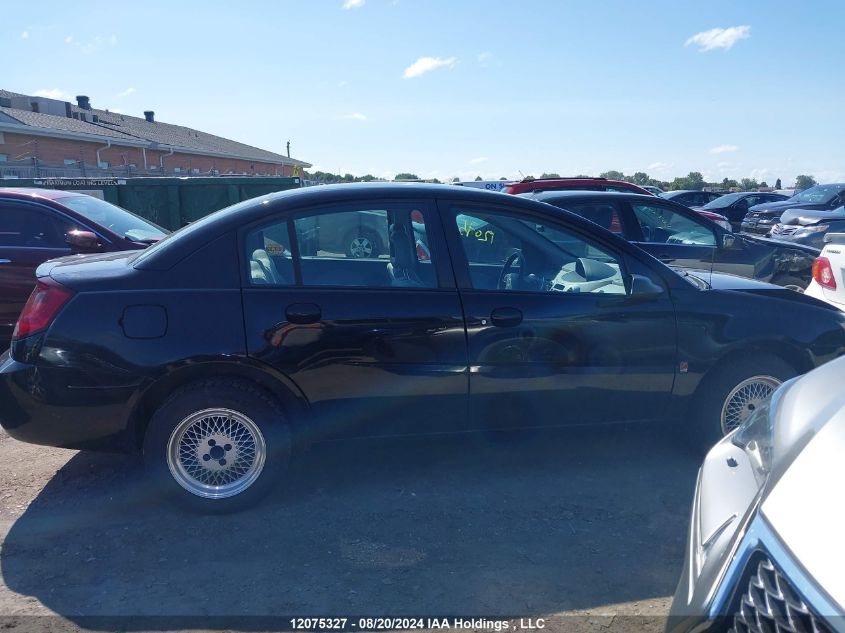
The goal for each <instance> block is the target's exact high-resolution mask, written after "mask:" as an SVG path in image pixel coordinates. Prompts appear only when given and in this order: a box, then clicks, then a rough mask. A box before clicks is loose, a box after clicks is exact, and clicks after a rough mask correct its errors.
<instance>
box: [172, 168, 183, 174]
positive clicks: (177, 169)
mask: <svg viewBox="0 0 845 633" xmlns="http://www.w3.org/2000/svg"><path fill="white" fill-rule="evenodd" d="M181 171H182V168H181V167H174V168H173V172H174V173H177V174H178V173H180V172H181Z"/></svg>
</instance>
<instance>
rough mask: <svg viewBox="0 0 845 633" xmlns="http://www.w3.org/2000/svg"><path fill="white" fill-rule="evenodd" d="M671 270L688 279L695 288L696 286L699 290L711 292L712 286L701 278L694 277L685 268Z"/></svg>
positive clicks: (678, 267)
mask: <svg viewBox="0 0 845 633" xmlns="http://www.w3.org/2000/svg"><path fill="white" fill-rule="evenodd" d="M669 268H671V269H672V270H673V271H674V272H676V273H677V274H679V275H680V276H681V277H683V278H684V279H686V280H687V281H688V282H689V283H691V284H692V285H693V286H696V287H697V288H701V289H702V290H709V289H710V288H712V286H711V285H710V284H709V283H707V282H706V281H704V280H703V279H702V278H701V277H698V276H696V275H693V274H692V273H691V272H689V271H688V270H686V269H684V268H681V267H680V266H669Z"/></svg>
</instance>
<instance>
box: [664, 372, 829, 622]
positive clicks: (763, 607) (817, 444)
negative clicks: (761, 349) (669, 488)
mask: <svg viewBox="0 0 845 633" xmlns="http://www.w3.org/2000/svg"><path fill="white" fill-rule="evenodd" d="M843 375H845V358H840V359H838V360H835V361H831V362H830V363H827V364H826V365H822V366H821V367H819V368H818V369H816V370H814V371H812V372H810V373H809V374H807V375H805V376H803V377H800V378H795V379H793V380H790V381H789V382H786V383H784V384H783V385H782V386H781V387H780V388H778V390H777V391H775V392H774V394H773V395H772V397H771V399H768V400H764V401H763V402H762V404H761V405H760V406H758V407H757V408H756V410H755V411H754V412H753V413H752V414H751V415H750V416H749V417H748V419H747V420H746V421H745V422H744V423H743V424H742V425H741V426H740V427H739V428H738V429H737V430H736V431H734V432H733V433H731V434H729V435H728V436H726V437H725V438H724V439H723V440H722V441H720V442H719V443H718V444H716V446H714V447H713V449H711V451H710V452H709V453H708V455H707V457H706V459H705V460H704V464H703V465H702V466H701V470H700V471H699V473H698V482H697V484H696V491H695V498H694V500H693V508H692V519H691V522H690V528H689V537H688V541H687V552H686V557H685V560H684V570H683V573H682V575H681V580H680V582H679V583H678V588H677V590H676V592H675V598H674V600H673V602H672V609H671V612H670V616H669V620H668V623H667V627H666V630H667V631H668V632H670V633H680V632H689V631H695V632H699V631H726V630H727V631H737V633H740V632H743V633H744V632H746V631H752V632H754V633H756V632H758V631H773V632H774V631H777V632H778V633H781V632H782V633H786V632H790V631H795V632H798V631H807V632H811V633H815V632H818V633H825V632H828V631H839V632H843V631H845V608H843V606H845V502H843V498H842V491H843V484H845V394H843V391H842V377H843Z"/></svg>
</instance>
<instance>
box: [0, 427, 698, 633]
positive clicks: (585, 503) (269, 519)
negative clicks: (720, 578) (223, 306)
mask: <svg viewBox="0 0 845 633" xmlns="http://www.w3.org/2000/svg"><path fill="white" fill-rule="evenodd" d="M698 461H699V460H698V459H697V458H696V457H694V456H692V455H691V454H689V453H688V452H687V451H685V450H684V449H683V448H681V447H680V446H679V445H678V444H677V442H676V440H673V439H672V438H671V437H667V436H666V435H665V434H663V433H661V432H660V431H659V430H654V429H613V430H595V429H593V430H566V431H556V432H543V433H535V434H532V435H530V436H513V437H511V438H509V439H507V440H504V441H503V440H499V441H497V442H491V441H489V440H487V439H485V438H484V437H480V436H464V437H452V436H442V437H432V438H424V439H419V438H414V439H410V438H404V439H392V440H357V441H347V442H336V443H326V444H321V445H318V446H315V447H313V448H312V449H311V450H310V451H308V452H307V453H304V454H302V455H299V456H298V457H297V458H296V459H295V460H294V462H293V464H292V469H291V473H290V477H289V479H287V480H286V481H285V482H284V483H283V484H282V485H281V486H280V487H279V490H278V491H277V492H276V493H274V494H273V495H272V496H271V497H270V498H269V499H267V500H266V501H265V502H264V504H263V505H261V506H260V507H258V508H256V509H254V510H251V511H248V512H245V513H242V514H239V515H234V516H221V517H201V516H193V515H189V514H185V513H183V512H181V511H180V510H178V509H175V508H171V507H169V506H162V505H160V504H159V503H158V502H157V501H156V499H155V498H154V497H153V496H152V495H151V494H150V493H149V491H148V490H147V489H146V488H145V487H144V484H143V478H142V470H141V466H140V463H139V461H138V459H137V458H135V457H126V456H119V455H118V456H115V455H98V454H88V453H77V452H75V451H68V450H60V449H49V448H43V447H38V446H30V445H26V444H22V443H19V442H16V441H14V440H12V439H10V438H9V437H8V436H6V435H4V434H2V432H0V481H2V482H3V483H2V486H1V487H0V538H2V549H0V572H2V582H0V628H3V629H6V630H19V631H24V630H35V629H39V628H40V627H43V629H42V630H68V631H73V630H78V629H94V630H116V629H123V630H127V629H128V630H155V629H158V630H161V629H166V628H177V629H178V628H185V629H187V628H192V629H197V628H220V627H223V626H229V627H231V628H239V629H246V630H264V629H283V628H289V623H287V622H285V621H282V620H279V619H277V620H269V621H267V620H261V619H258V620H250V619H246V618H244V617H243V616H281V615H303V616H304V615H310V616H341V617H351V618H355V619H356V621H357V617H358V616H426V617H428V616H431V617H452V616H464V617H470V616H474V617H476V618H478V617H480V616H483V617H484V618H485V619H487V620H495V619H496V617H497V616H499V617H509V618H517V619H512V620H511V622H510V628H511V629H513V628H519V626H520V621H519V619H518V618H520V617H523V618H524V619H523V620H522V625H523V626H524V625H526V624H528V623H529V622H528V618H532V619H533V620H532V622H533V624H534V625H535V626H536V624H537V622H536V620H537V618H543V619H544V620H545V630H567V631H569V630H573V631H602V632H605V631H660V630H662V628H663V626H664V623H665V620H664V618H665V614H666V612H667V610H668V607H669V603H670V597H671V595H672V593H673V592H674V588H675V585H676V583H677V580H678V574H679V573H680V568H681V560H682V557H683V551H684V539H685V532H686V525H687V521H688V510H689V504H690V501H691V498H692V493H693V485H694V482H695V475H696V471H697V467H698ZM56 615H58V616H61V617H60V618H57V617H55V616H56ZM33 616H53V617H40V618H39V617H33ZM99 616H103V617H107V616H118V618H119V619H118V620H98V619H92V618H97V617H99ZM143 616H167V617H166V618H165V619H164V620H150V619H144V617H143ZM218 616H231V617H234V618H235V619H234V621H231V622H230V621H225V620H222V619H221V620H218V619H204V618H215V617H218ZM476 624H478V626H472V625H470V626H468V627H467V628H466V629H464V630H494V629H491V628H489V627H490V625H485V623H476ZM452 630H456V629H452Z"/></svg>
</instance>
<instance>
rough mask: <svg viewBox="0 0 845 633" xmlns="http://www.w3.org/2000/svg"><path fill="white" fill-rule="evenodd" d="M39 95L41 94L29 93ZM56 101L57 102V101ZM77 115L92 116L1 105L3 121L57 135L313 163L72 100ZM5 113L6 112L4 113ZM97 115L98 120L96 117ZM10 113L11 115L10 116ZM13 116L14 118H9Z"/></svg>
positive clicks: (10, 95)
mask: <svg viewBox="0 0 845 633" xmlns="http://www.w3.org/2000/svg"><path fill="white" fill-rule="evenodd" d="M19 97H27V95H22V94H20V93H15V92H10V91H8V90H2V89H0V98H7V99H12V98H19ZM30 98H32V99H39V97H30ZM54 103H55V102H54ZM69 106H70V107H69V110H70V112H72V113H73V115H74V116H79V115H82V117H84V118H87V119H89V120H87V121H86V120H81V118H80V119H75V118H70V117H67V116H58V115H55V114H47V113H39V112H31V111H29V110H21V109H17V108H10V107H0V124H2V123H3V122H6V123H13V124H20V125H25V126H27V127H31V128H37V129H39V131H41V132H42V133H43V132H44V131H47V130H52V131H55V132H56V133H57V135H60V136H61V135H63V134H73V135H80V134H81V135H87V136H91V137H96V140H101V139H103V138H105V139H111V140H112V141H113V142H121V143H124V142H125V143H129V144H132V145H143V146H146V147H149V148H156V149H165V150H169V149H171V148H172V149H173V150H174V151H178V152H180V153H188V154H201V155H212V156H225V157H229V158H238V159H242V160H254V161H256V162H261V163H275V164H284V165H299V166H301V167H310V166H311V165H310V163H306V162H304V161H300V160H296V159H294V158H289V157H287V156H283V155H282V154H276V153H274V152H270V151H268V150H264V149H261V148H258V147H253V146H251V145H247V144H245V143H239V142H237V141H233V140H230V139H227V138H223V137H222V136H216V135H214V134H209V133H208V132H202V131H201V130H195V129H193V128H189V127H185V126H182V125H175V124H172V123H165V122H162V121H148V120H147V119H146V118H144V117H134V116H130V115H128V114H121V113H116V112H109V111H107V110H98V109H96V108H90V109H88V108H80V107H79V106H78V105H74V104H69ZM4 115H5V116H4ZM94 116H96V118H97V120H96V121H94V120H93V118H94ZM7 117H8V118H7ZM9 119H11V121H10V120H9Z"/></svg>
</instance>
